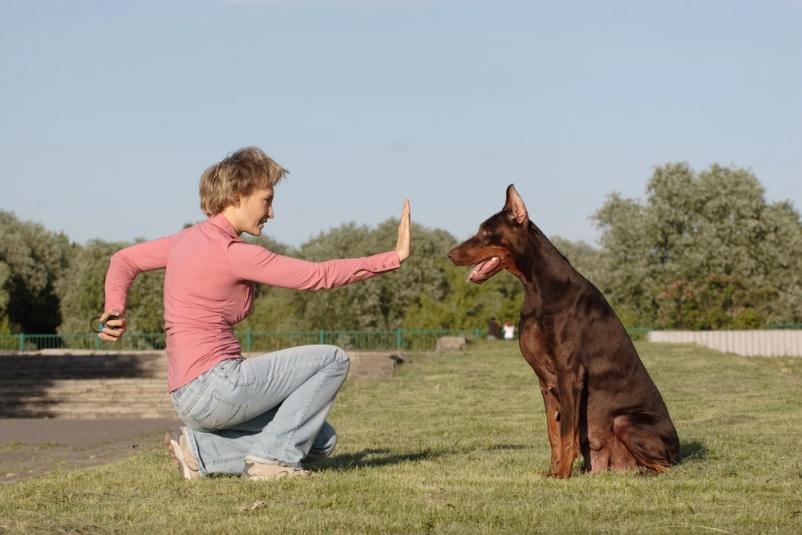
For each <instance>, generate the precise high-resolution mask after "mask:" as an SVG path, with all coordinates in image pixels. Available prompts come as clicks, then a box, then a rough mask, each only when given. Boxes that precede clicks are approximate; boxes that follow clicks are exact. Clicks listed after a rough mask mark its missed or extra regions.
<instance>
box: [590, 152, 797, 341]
mask: <svg viewBox="0 0 802 535" xmlns="http://www.w3.org/2000/svg"><path fill="white" fill-rule="evenodd" d="M647 194H648V197H647V200H646V202H645V203H643V204H642V203H639V202H637V201H634V200H630V199H623V198H621V197H620V196H619V195H618V194H613V195H611V196H610V197H609V198H608V199H607V201H606V202H605V203H604V205H603V206H602V208H601V209H600V210H599V211H598V212H597V213H596V215H595V219H596V222H597V224H598V225H599V227H600V228H601V230H602V232H603V234H602V238H601V244H602V251H601V255H600V262H599V267H600V270H599V274H598V275H596V276H597V277H598V281H597V284H598V285H599V287H600V289H601V290H602V291H603V292H604V293H605V295H606V296H607V297H608V299H609V300H610V302H611V303H612V304H613V305H614V307H615V308H616V309H617V310H618V311H619V313H621V311H622V310H623V311H624V312H625V314H626V315H627V316H628V318H629V319H628V321H625V323H628V324H629V325H632V323H631V322H632V321H633V320H634V321H636V322H637V323H639V324H640V325H656V324H661V323H662V324H671V325H674V326H675V327H690V326H691V325H695V324H698V323H699V322H701V323H705V324H708V323H710V322H712V323H710V324H718V325H734V324H735V323H738V324H740V323H743V322H747V323H750V322H751V323H750V324H752V323H755V322H760V323H763V324H765V323H778V322H798V321H800V319H802V222H800V218H799V214H798V213H797V212H796V211H795V210H794V209H793V207H792V206H791V204H790V203H788V202H779V203H768V202H767V201H766V200H765V198H764V192H763V188H762V187H761V185H760V183H759V182H758V180H757V179H756V178H755V177H754V176H753V175H752V174H751V173H749V172H748V171H746V170H743V169H737V168H726V167H721V166H718V165H713V166H711V167H710V168H709V169H707V170H705V171H702V172H700V173H698V174H697V173H694V172H693V171H692V170H691V169H690V168H689V167H688V165H687V164H666V165H664V166H662V167H658V168H656V169H655V171H654V174H653V175H652V178H651V179H650V181H649V183H648V185H647ZM711 276H713V277H714V278H713V279H710V277H711ZM715 277H723V278H721V279H715ZM678 281H679V282H680V285H681V286H682V291H683V292H684V291H691V292H693V293H696V294H698V293H699V292H702V293H703V294H704V295H707V296H709V297H712V294H714V293H716V292H718V291H723V292H725V293H727V292H729V291H732V294H731V295H730V296H729V297H726V296H725V297H721V298H716V299H712V298H711V299H708V300H707V301H702V300H698V299H697V301H695V303H696V304H694V305H693V306H691V303H690V301H688V300H683V299H684V298H683V299H679V297H678V296H679V295H680V294H681V293H682V292H680V293H679V294H678V293H677V289H676V288H674V289H673V290H672V285H674V284H677V283H678ZM711 281H713V282H711ZM722 281H729V284H724V286H721V283H722ZM739 287H743V288H747V287H748V288H752V289H753V290H754V291H749V292H746V291H745V290H744V291H740V290H737V288H739ZM705 288H706V289H705ZM747 295H748V297H747ZM666 299H668V300H669V302H668V303H664V301H665V300H666ZM678 299H679V301H678ZM691 301H693V300H691ZM678 303H681V306H679V308H678ZM747 304H748V306H747ZM697 306H698V307H706V308H707V310H704V311H698V312H694V313H693V314H691V315H690V316H686V315H685V313H678V312H677V310H680V309H683V308H684V309H685V310H686V312H687V313H688V314H690V312H688V311H689V310H690V309H692V308H694V307H697ZM718 306H723V307H725V309H724V310H722V311H720V316H719V317H718V319H714V316H716V314H717V313H718V312H716V310H715V308H716V307H718ZM688 307H690V308H688ZM744 307H746V309H748V310H749V311H748V312H747V311H746V309H744ZM668 311H673V312H671V313H669V312H668ZM691 317H693V318H695V319H691ZM736 317H740V318H741V319H740V320H738V321H737V322H736V321H735V320H734V319H733V318H736ZM683 318H685V319H683ZM700 318H708V319H706V320H702V319H700ZM724 318H729V319H727V320H726V321H725V320H724ZM746 318H749V319H748V321H747V319H746ZM686 320H687V321H689V322H690V323H687V324H686V323H685V321H686ZM733 322H735V323H733Z"/></svg>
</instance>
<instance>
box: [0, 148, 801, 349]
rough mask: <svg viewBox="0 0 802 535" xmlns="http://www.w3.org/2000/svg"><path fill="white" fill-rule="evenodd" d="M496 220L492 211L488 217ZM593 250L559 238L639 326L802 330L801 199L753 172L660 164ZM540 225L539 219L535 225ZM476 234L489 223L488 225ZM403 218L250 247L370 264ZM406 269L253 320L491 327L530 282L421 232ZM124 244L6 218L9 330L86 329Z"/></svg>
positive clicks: (600, 218)
mask: <svg viewBox="0 0 802 535" xmlns="http://www.w3.org/2000/svg"><path fill="white" fill-rule="evenodd" d="M488 215H489V214H488ZM592 219H593V221H594V223H595V224H596V225H597V226H598V228H599V229H600V231H601V238H600V244H599V246H598V247H593V246H591V245H589V244H587V243H584V242H572V241H569V240H566V239H563V238H560V237H552V241H553V242H554V244H555V245H556V246H557V248H558V249H560V250H561V251H562V252H563V254H564V255H565V256H566V257H567V258H568V259H569V260H570V261H571V263H572V264H573V265H574V267H576V268H577V269H578V270H579V271H580V272H581V273H582V274H583V275H585V277H587V278H588V279H589V280H590V281H591V282H593V283H594V284H595V285H596V286H597V287H598V288H599V289H600V290H601V291H602V293H603V294H604V295H605V297H606V298H607V299H608V301H609V302H610V303H611V305H612V306H613V308H614V309H615V310H616V311H617V312H618V314H619V316H620V317H621V319H622V321H623V322H624V324H625V325H627V326H629V327H637V326H641V327H654V328H687V329H738V328H757V327H765V326H768V325H772V324H780V323H800V322H802V221H800V215H799V212H797V210H796V209H795V208H794V206H793V205H792V204H791V203H790V202H789V201H780V202H769V201H767V200H766V196H765V191H764V189H763V187H762V186H761V184H760V182H759V181H758V179H757V178H756V177H755V176H754V175H753V174H752V173H751V172H750V171H748V170H745V169H740V168H737V167H723V166H719V165H713V166H711V167H710V168H708V169H705V170H703V171H700V172H694V171H693V170H692V169H691V168H690V167H689V166H688V165H687V164H685V163H669V164H666V165H663V166H659V167H656V168H655V170H654V172H653V174H652V176H651V178H650V179H649V181H648V183H647V186H646V196H645V199H644V200H643V201H640V200H636V199H626V198H623V197H622V196H621V195H619V194H617V193H613V194H611V195H609V196H608V198H607V199H606V200H605V202H604V203H603V205H602V206H601V207H600V208H599V210H598V211H597V212H596V213H595V214H594V215H593V217H592ZM535 223H537V221H535ZM477 226H478V221H477ZM396 228H397V222H396V221H395V220H392V219H390V220H387V221H385V222H383V223H381V224H379V225H377V226H375V227H373V228H371V227H367V226H361V225H356V224H354V223H348V224H344V225H341V226H339V227H336V228H333V229H330V230H328V231H326V232H322V233H320V234H319V235H317V236H316V237H314V238H312V239H310V240H309V241H308V242H306V243H304V244H303V245H302V246H300V247H298V248H294V247H290V246H288V245H286V244H282V243H280V242H277V241H275V240H272V239H270V238H267V237H261V238H255V239H252V240H251V241H252V242H253V243H257V244H259V245H262V246H264V247H267V248H268V249H270V250H273V251H275V252H278V253H281V254H287V255H292V256H296V257H299V258H304V259H308V260H325V259H330V258H341V257H352V256H363V255H368V254H373V253H375V252H377V251H383V250H386V249H387V248H388V247H390V246H391V245H392V244H393V243H395V233H396ZM412 232H413V255H412V256H411V257H410V258H409V260H408V261H407V262H406V263H405V264H404V268H403V269H401V270H399V271H396V272H393V273H389V274H387V275H385V276H382V277H377V278H375V279H372V280H369V281H366V282H363V283H360V284H356V285H351V286H346V287H343V288H338V289H335V290H328V291H323V292H298V291H292V290H286V289H281V288H270V287H265V286H260V287H258V289H257V295H256V297H255V300H254V308H253V311H252V313H251V315H250V316H249V317H248V318H247V319H246V320H245V321H244V322H243V323H242V324H241V326H242V327H243V328H250V329H253V330H257V331H300V330H317V329H326V330H339V329H347V330H351V329H353V330H364V329H389V328H395V327H405V328H475V327H484V326H486V324H487V321H488V320H489V319H490V318H491V317H495V318H497V319H499V320H503V319H511V320H515V319H516V318H517V315H518V311H519V309H520V306H521V303H522V300H523V295H522V287H521V285H520V283H519V282H518V281H517V280H516V279H515V278H514V277H513V276H512V275H510V274H509V273H507V272H502V273H500V274H499V275H497V276H495V277H493V278H492V279H490V280H489V281H488V282H487V283H485V284H484V285H482V286H477V285H474V284H469V283H466V282H465V281H464V279H465V276H466V268H458V267H455V266H453V265H451V264H450V262H448V260H447V258H446V253H447V252H448V251H449V249H451V248H452V247H453V246H454V245H456V243H457V239H456V238H455V237H454V236H452V235H451V234H449V233H448V232H446V231H444V230H441V229H431V228H427V227H425V226H423V225H420V224H417V223H414V224H413V228H412ZM127 245H130V243H123V242H106V241H101V240H93V241H90V242H88V243H86V244H83V245H80V244H76V243H73V242H71V241H70V240H69V238H68V237H67V236H65V235H64V234H62V233H54V232H51V231H49V230H47V229H46V228H44V227H43V226H42V225H40V224H37V223H33V222H28V221H21V220H20V219H19V218H17V217H16V216H15V215H14V214H12V213H9V212H0V334H13V333H18V332H25V333H30V334H34V333H54V332H58V333H74V332H85V331H86V330H87V328H88V325H89V321H90V320H91V318H93V317H96V316H97V315H98V314H99V312H100V311H101V310H102V307H103V281H104V277H105V273H106V269H107V267H108V262H109V258H110V257H111V255H112V254H113V253H114V252H115V251H117V250H119V249H120V248H122V247H125V246H127ZM163 281H164V274H163V272H161V271H157V272H151V273H146V274H142V275H140V276H139V277H138V278H137V280H136V282H135V283H134V285H133V286H132V287H131V290H130V293H129V299H128V313H127V316H128V318H129V321H130V324H131V327H130V328H131V330H132V331H137V332H160V331H161V330H162V329H163V319H162V316H163V308H162V285H163Z"/></svg>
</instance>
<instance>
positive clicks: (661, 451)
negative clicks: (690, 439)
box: [613, 413, 679, 474]
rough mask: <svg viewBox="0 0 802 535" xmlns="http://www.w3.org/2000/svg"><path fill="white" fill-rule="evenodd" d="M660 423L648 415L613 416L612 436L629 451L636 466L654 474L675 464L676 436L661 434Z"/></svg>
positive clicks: (676, 453)
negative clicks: (613, 434)
mask: <svg viewBox="0 0 802 535" xmlns="http://www.w3.org/2000/svg"><path fill="white" fill-rule="evenodd" d="M660 421H661V419H660V418H659V417H658V416H656V415H652V414H647V413H638V414H633V415H623V416H616V417H615V418H614V419H613V433H615V436H616V437H617V438H618V440H620V441H621V443H622V444H624V446H626V448H627V449H628V450H629V452H630V453H631V454H632V456H633V457H635V460H636V461H637V463H638V465H639V466H645V467H646V468H649V469H651V470H654V471H655V472H657V473H658V474H661V473H663V472H665V471H666V470H667V469H668V468H669V467H670V466H672V465H674V464H676V463H677V460H678V452H677V451H675V450H678V449H679V448H678V444H679V443H678V441H677V440H676V434H675V433H673V427H672V435H673V436H664V433H661V429H660V428H661V427H662V426H661V425H660Z"/></svg>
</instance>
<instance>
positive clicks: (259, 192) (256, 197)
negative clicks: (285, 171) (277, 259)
mask: <svg viewBox="0 0 802 535" xmlns="http://www.w3.org/2000/svg"><path fill="white" fill-rule="evenodd" d="M237 211H238V212H239V213H238V214H237V215H238V216H239V217H238V218H237V219H238V223H239V224H238V225H237V227H238V228H237V229H236V230H237V231H238V232H247V233H248V234H251V235H253V236H261V234H262V227H264V226H265V223H266V222H267V220H268V219H273V217H274V214H273V186H268V187H266V188H259V189H255V190H253V192H252V193H251V194H250V195H248V196H247V197H243V198H241V199H240V203H239V206H238V210H237Z"/></svg>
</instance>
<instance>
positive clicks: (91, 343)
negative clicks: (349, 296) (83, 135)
mask: <svg viewBox="0 0 802 535" xmlns="http://www.w3.org/2000/svg"><path fill="white" fill-rule="evenodd" d="M236 335H237V338H238V339H239V342H240V345H241V346H242V350H243V351H244V352H247V353H250V352H254V351H275V350H277V349H282V348H285V347H292V346H299V345H306V344H333V345H337V346H340V347H342V348H344V349H355V350H421V349H434V346H435V343H436V342H437V339H438V338H439V337H441V336H466V337H468V338H470V339H473V340H478V339H481V338H482V336H483V330H482V329H401V328H399V329H387V330H371V331H326V330H317V331H296V332H264V331H252V330H244V331H237V332H236ZM164 347H165V335H164V333H136V332H133V333H126V334H125V336H123V337H122V339H121V340H120V341H119V342H118V343H106V342H103V341H101V340H100V339H99V338H98V337H97V335H96V334H93V333H78V334H22V333H21V334H13V335H0V351H37V350H40V349H94V350H101V349H108V350H130V349H143V350H147V349H159V350H161V349H164Z"/></svg>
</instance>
